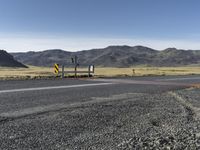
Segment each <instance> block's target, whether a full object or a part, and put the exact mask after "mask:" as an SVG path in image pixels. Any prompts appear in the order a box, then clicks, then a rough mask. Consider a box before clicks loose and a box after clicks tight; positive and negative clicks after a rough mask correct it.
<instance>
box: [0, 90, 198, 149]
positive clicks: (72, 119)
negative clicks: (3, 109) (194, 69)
mask: <svg viewBox="0 0 200 150" xmlns="http://www.w3.org/2000/svg"><path fill="white" fill-rule="evenodd" d="M199 97H200V89H195V88H190V89H184V90H178V91H170V92H164V93H159V94H157V93H126V94H120V95H113V96H109V97H92V98H90V101H88V102H84V103H83V102H80V103H79V104H76V105H73V107H70V106H69V107H67V108H64V109H60V110H56V111H50V112H45V113H40V114H34V115H28V116H25V117H19V118H13V119H12V118H0V143H1V144H0V149H20V150H23V149H37V150H38V149H61V150H62V149H63V150H66V149H69V150H73V149H91V150H92V149H95V150H96V149H97V150H98V149H99V150H100V149H113V150H117V149H124V150H125V149H126V150H128V149H156V148H157V149H198V148H200V121H199V108H200V107H199V106H200V102H199Z"/></svg>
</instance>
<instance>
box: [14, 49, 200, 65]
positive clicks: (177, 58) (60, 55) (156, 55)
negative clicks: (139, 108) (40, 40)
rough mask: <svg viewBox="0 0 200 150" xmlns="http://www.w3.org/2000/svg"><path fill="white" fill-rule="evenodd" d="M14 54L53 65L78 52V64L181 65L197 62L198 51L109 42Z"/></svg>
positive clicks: (25, 60)
mask: <svg viewBox="0 0 200 150" xmlns="http://www.w3.org/2000/svg"><path fill="white" fill-rule="evenodd" d="M12 55H13V56H14V58H15V59H16V60H18V61H20V62H22V63H24V64H28V65H34V66H52V65H53V64H54V63H59V64H64V65H67V66H70V65H72V64H71V57H73V56H75V55H77V56H78V58H79V63H80V65H81V66H87V65H89V64H94V65H96V66H102V67H130V66H135V65H148V66H183V65H190V64H199V63H200V51H198V50H178V49H176V48H168V49H165V50H163V51H158V50H154V49H151V48H148V47H144V46H134V47H130V46H109V47H106V48H103V49H92V50H83V51H78V52H69V51H64V50H59V49H53V50H45V51H41V52H27V53H12Z"/></svg>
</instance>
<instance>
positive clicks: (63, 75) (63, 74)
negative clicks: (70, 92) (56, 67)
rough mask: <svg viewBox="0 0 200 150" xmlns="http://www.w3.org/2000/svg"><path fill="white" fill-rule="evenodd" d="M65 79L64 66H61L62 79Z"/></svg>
mask: <svg viewBox="0 0 200 150" xmlns="http://www.w3.org/2000/svg"><path fill="white" fill-rule="evenodd" d="M64 77H65V66H64V65H62V79H64Z"/></svg>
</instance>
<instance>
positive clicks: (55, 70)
mask: <svg viewBox="0 0 200 150" xmlns="http://www.w3.org/2000/svg"><path fill="white" fill-rule="evenodd" d="M54 73H55V74H58V73H59V64H55V65H54Z"/></svg>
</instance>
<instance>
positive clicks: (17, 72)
mask: <svg viewBox="0 0 200 150" xmlns="http://www.w3.org/2000/svg"><path fill="white" fill-rule="evenodd" d="M133 69H134V72H133ZM67 70H73V69H72V68H67ZM79 70H87V68H85V69H83V68H82V69H79ZM189 74H200V67H135V68H95V75H96V76H148V75H189ZM37 76H55V74H54V73H53V68H50V67H49V68H48V67H34V66H29V68H28V69H27V68H3V67H1V68H0V78H25V77H29V78H34V77H37Z"/></svg>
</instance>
